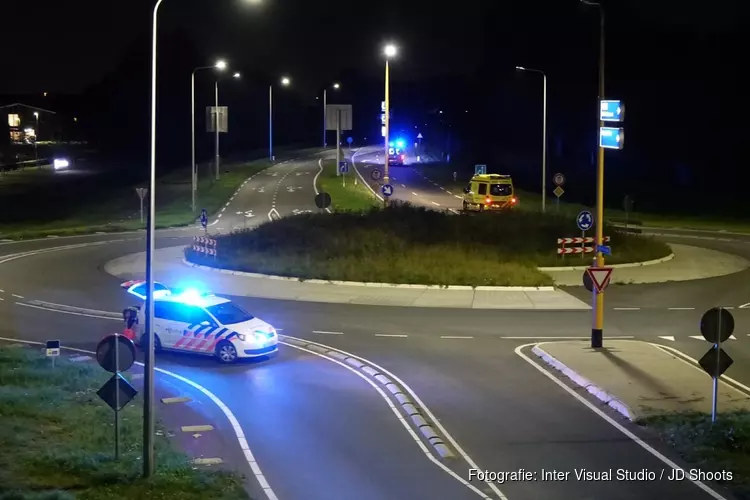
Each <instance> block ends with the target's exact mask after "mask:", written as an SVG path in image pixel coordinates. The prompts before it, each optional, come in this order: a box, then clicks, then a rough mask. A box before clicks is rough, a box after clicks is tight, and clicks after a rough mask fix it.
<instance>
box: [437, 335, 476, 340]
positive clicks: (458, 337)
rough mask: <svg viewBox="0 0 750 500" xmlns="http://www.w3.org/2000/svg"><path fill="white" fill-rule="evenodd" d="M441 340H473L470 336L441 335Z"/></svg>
mask: <svg viewBox="0 0 750 500" xmlns="http://www.w3.org/2000/svg"><path fill="white" fill-rule="evenodd" d="M440 338H441V339H473V338H474V337H472V336H470V335H441V336H440Z"/></svg>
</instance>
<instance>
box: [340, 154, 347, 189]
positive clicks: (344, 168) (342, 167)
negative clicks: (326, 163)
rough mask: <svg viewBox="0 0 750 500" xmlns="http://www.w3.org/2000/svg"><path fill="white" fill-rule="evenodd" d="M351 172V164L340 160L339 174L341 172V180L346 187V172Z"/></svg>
mask: <svg viewBox="0 0 750 500" xmlns="http://www.w3.org/2000/svg"><path fill="white" fill-rule="evenodd" d="M347 172H349V164H348V163H347V162H346V160H344V161H340V162H339V174H341V182H342V185H343V186H344V187H346V173H347Z"/></svg>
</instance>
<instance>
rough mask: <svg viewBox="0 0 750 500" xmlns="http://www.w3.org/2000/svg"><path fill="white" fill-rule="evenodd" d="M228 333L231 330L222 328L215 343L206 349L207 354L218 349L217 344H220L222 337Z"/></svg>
mask: <svg viewBox="0 0 750 500" xmlns="http://www.w3.org/2000/svg"><path fill="white" fill-rule="evenodd" d="M227 332H229V328H222V329H221V331H220V332H219V333H217V334H216V337H214V340H213V342H211V344H209V346H208V347H206V349H205V351H206V352H211V351H213V350H214V349H215V348H216V344H218V343H219V341H220V340H221V336H222V335H224V334H225V333H227Z"/></svg>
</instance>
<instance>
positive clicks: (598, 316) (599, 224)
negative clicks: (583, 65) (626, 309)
mask: <svg viewBox="0 0 750 500" xmlns="http://www.w3.org/2000/svg"><path fill="white" fill-rule="evenodd" d="M581 3H583V4H585V5H589V6H592V7H597V8H598V9H599V102H598V103H597V106H596V110H597V113H598V114H599V116H598V121H599V130H598V131H597V134H598V133H601V132H600V131H601V127H603V126H604V122H603V121H602V119H601V101H602V99H604V8H603V7H602V5H601V4H600V3H598V2H592V1H590V0H581ZM603 239H604V148H602V146H601V140H600V141H599V154H598V160H597V165H596V248H597V252H596V267H604V254H602V253H601V252H600V251H598V250H599V249H600V248H601V246H602V240H603ZM594 302H595V303H594V308H593V309H594V318H593V320H594V321H593V323H594V324H593V327H592V328H591V347H592V348H599V347H602V346H603V342H604V340H603V337H604V333H603V331H604V293H603V292H601V293H595V294H594Z"/></svg>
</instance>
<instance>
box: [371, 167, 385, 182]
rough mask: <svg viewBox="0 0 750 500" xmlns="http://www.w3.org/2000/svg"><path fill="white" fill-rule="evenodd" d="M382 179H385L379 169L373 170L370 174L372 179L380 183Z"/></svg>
mask: <svg viewBox="0 0 750 500" xmlns="http://www.w3.org/2000/svg"><path fill="white" fill-rule="evenodd" d="M381 177H383V173H382V172H381V171H380V170H378V169H377V168H375V169H373V170H372V172H371V173H370V179H372V180H374V181H379V180H380V178H381Z"/></svg>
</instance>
